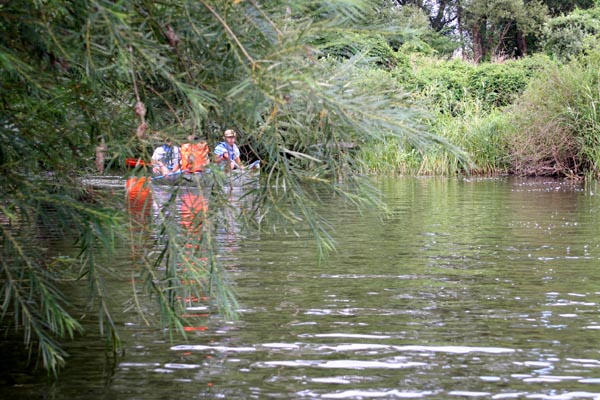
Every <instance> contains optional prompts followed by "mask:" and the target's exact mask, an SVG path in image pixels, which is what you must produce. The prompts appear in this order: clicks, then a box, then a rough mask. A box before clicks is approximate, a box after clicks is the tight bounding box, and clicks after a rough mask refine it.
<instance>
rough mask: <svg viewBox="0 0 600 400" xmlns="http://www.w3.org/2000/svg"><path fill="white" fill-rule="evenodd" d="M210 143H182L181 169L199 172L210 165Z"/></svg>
mask: <svg viewBox="0 0 600 400" xmlns="http://www.w3.org/2000/svg"><path fill="white" fill-rule="evenodd" d="M208 151H209V148H208V144H206V142H199V143H184V144H182V145H181V169H182V170H184V171H190V172H198V171H202V170H204V167H205V166H206V165H208V162H209V161H208Z"/></svg>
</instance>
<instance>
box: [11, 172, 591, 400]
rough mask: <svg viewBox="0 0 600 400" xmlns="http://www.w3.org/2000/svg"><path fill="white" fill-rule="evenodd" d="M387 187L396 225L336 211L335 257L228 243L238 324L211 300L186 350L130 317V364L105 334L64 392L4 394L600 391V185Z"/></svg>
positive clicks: (386, 183)
mask: <svg viewBox="0 0 600 400" xmlns="http://www.w3.org/2000/svg"><path fill="white" fill-rule="evenodd" d="M377 185H379V186H380V187H381V189H382V193H383V195H384V200H385V202H386V203H387V204H388V205H389V207H390V211H391V215H390V217H389V218H381V217H380V216H379V215H378V214H377V213H376V212H375V211H369V210H367V211H366V212H363V213H359V212H357V211H355V210H353V209H351V208H349V207H346V206H342V205H340V204H339V202H337V201H334V200H331V201H330V202H326V203H324V204H323V205H322V210H321V211H323V212H325V213H326V214H327V215H328V217H329V219H330V220H331V221H332V224H333V226H334V227H335V232H334V237H335V239H336V242H337V252H336V253H334V254H332V255H331V257H330V258H329V259H328V260H327V261H325V262H321V261H319V260H318V257H317V255H316V247H315V244H314V242H313V241H312V238H311V236H310V232H309V231H308V230H306V229H296V230H294V231H293V230H291V229H288V230H287V231H286V230H283V229H282V230H279V231H278V232H276V233H265V232H260V233H258V232H252V233H250V234H245V235H244V236H242V235H241V233H239V231H237V230H234V231H233V232H231V231H228V232H225V233H226V234H227V235H226V240H227V243H226V245H225V246H224V247H223V248H224V249H226V250H227V253H224V254H223V262H224V263H225V264H226V266H227V268H228V270H229V272H230V278H231V280H232V281H233V282H234V284H235V285H236V290H237V292H238V296H239V300H240V303H241V305H242V310H241V317H240V320H239V321H237V322H226V321H224V320H223V319H222V318H220V317H219V316H218V315H215V314H214V313H211V312H210V308H209V307H208V306H207V307H206V310H205V312H206V319H205V324H202V326H198V327H197V329H196V330H193V331H190V336H189V338H188V340H187V341H184V340H182V339H177V338H176V339H175V340H174V341H173V342H171V341H169V340H168V339H165V336H164V332H163V331H162V330H161V329H159V328H158V327H153V328H149V327H145V326H143V325H142V324H140V321H139V320H138V318H137V317H136V316H135V314H134V313H124V314H123V315H122V316H121V317H120V318H121V320H120V325H121V327H122V329H123V332H122V334H123V338H124V341H125V354H124V355H123V356H122V357H120V358H118V359H116V360H113V359H111V358H108V359H107V358H106V357H105V356H104V347H103V343H102V342H101V341H98V338H97V336H95V335H94V334H93V330H94V328H93V327H90V330H91V333H88V336H86V337H85V338H83V339H80V340H78V341H76V342H74V343H73V344H71V345H69V351H70V352H71V353H72V359H71V360H70V362H69V364H68V366H67V368H66V370H65V371H64V372H63V374H62V375H61V376H60V379H59V380H58V381H57V382H54V383H51V384H48V383H46V382H45V381H44V380H43V379H42V380H40V379H37V378H36V377H32V376H29V375H25V374H23V375H20V374H13V375H11V376H10V377H9V378H6V379H5V382H3V383H4V385H3V388H2V393H3V397H4V398H53V399H80V398H81V399H84V398H85V399H88V398H111V399H112V398H114V399H151V400H152V399H171V398H186V399H195V398H226V399H234V398H235V399H238V398H239V399H242V398H244V399H252V398H254V399H263V398H273V399H277V398H279V399H290V398H293V399H302V398H316V399H370V398H389V399H394V398H425V399H446V398H457V399H459V398H494V399H505V398H533V399H580V398H581V399H583V398H600V347H599V346H598V345H599V342H600V315H599V313H598V311H599V304H600V285H598V283H597V282H600V269H599V258H600V248H599V246H600V235H599V233H600V232H599V230H600V216H599V212H598V211H599V209H600V197H599V196H598V195H597V193H596V190H597V186H596V185H595V184H594V185H589V186H588V187H584V186H583V185H582V184H573V183H569V182H563V181H556V180H551V179H536V180H531V179H522V180H521V179H515V178H498V179H470V180H469V179H465V180H457V179H437V178H400V179H393V180H391V179H390V180H383V181H379V182H377ZM288 228H289V227H288ZM123 260H127V257H126V255H123ZM125 267H126V266H125ZM115 284H119V283H118V282H117V283H115ZM122 284H123V288H124V291H125V290H126V289H127V283H126V282H123V283H122ZM123 301H124V300H123ZM199 307H200V308H202V306H199ZM192 311H195V312H204V311H203V310H192Z"/></svg>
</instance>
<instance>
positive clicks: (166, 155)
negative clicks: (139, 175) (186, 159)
mask: <svg viewBox="0 0 600 400" xmlns="http://www.w3.org/2000/svg"><path fill="white" fill-rule="evenodd" d="M180 168H181V153H180V151H179V147H178V146H175V145H174V144H173V143H172V142H171V139H169V138H165V140H164V143H163V144H162V145H160V146H158V147H157V148H156V149H155V150H154V153H153V154H152V172H154V173H155V174H159V175H163V176H165V175H169V174H172V173H174V172H179V170H180Z"/></svg>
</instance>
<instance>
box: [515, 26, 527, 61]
mask: <svg viewBox="0 0 600 400" xmlns="http://www.w3.org/2000/svg"><path fill="white" fill-rule="evenodd" d="M526 55H527V42H526V41H525V35H523V31H521V30H518V31H517V52H516V54H515V56H517V57H525V56H526Z"/></svg>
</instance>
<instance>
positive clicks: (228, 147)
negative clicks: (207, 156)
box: [214, 129, 244, 169]
mask: <svg viewBox="0 0 600 400" xmlns="http://www.w3.org/2000/svg"><path fill="white" fill-rule="evenodd" d="M235 136H236V133H235V131H234V130H233V129H227V130H226V131H225V133H224V134H223V137H224V138H225V141H224V142H221V143H219V144H218V145H217V146H216V147H215V152H214V154H215V163H217V164H218V165H222V166H225V167H226V168H228V169H235V168H240V169H244V166H243V165H242V160H240V149H239V147H238V146H237V144H235Z"/></svg>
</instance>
